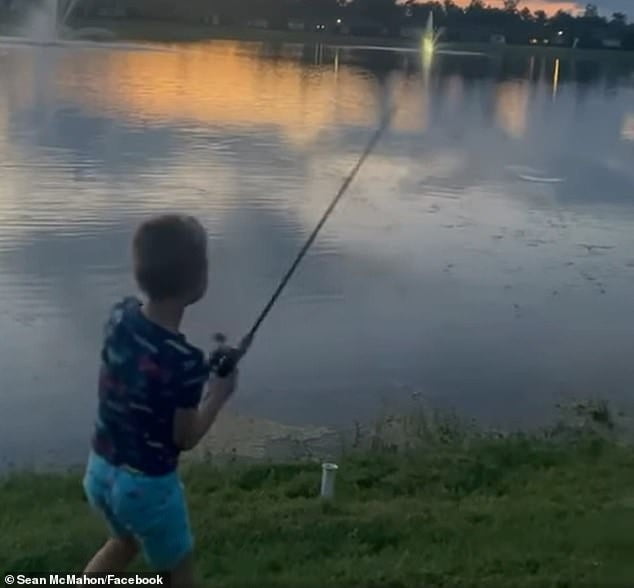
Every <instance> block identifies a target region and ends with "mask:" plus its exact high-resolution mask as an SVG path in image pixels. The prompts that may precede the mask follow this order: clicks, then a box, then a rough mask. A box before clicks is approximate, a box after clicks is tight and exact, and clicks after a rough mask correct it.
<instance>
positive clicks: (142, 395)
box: [84, 215, 237, 588]
mask: <svg viewBox="0 0 634 588" xmlns="http://www.w3.org/2000/svg"><path fill="white" fill-rule="evenodd" d="M133 258H134V273H135V277H136V280H137V282H138V285H139V287H140V289H141V291H142V292H143V293H144V294H145V296H146V298H147V300H146V301H145V302H144V303H141V302H140V301H139V300H137V299H135V298H127V299H125V300H123V301H122V302H120V303H119V304H117V305H115V307H114V309H113V311H112V314H111V316H110V318H109V320H108V323H107V325H106V329H105V341H104V345H103V351H102V355H101V362H102V363H101V374H100V379H99V410H98V416H97V421H96V426H95V433H94V437H93V442H92V452H91V454H90V458H89V461H88V466H87V470H86V475H85V478H84V488H85V491H86V494H87V497H88V500H89V502H90V503H91V505H92V506H93V507H94V508H96V509H97V510H98V511H99V512H100V513H101V514H102V515H103V516H104V518H105V519H106V521H107V523H108V526H109V528H110V532H111V538H110V539H108V541H107V542H106V544H105V545H104V546H103V547H102V548H101V549H100V550H99V551H98V552H97V554H96V555H95V556H94V557H93V558H92V560H91V561H90V563H89V564H88V566H87V567H86V569H85V573H87V574H96V573H117V572H122V571H123V570H124V569H125V568H126V566H127V565H128V564H129V563H130V562H131V561H132V559H133V558H134V557H135V555H136V554H137V552H138V551H139V549H141V550H142V552H143V554H144V556H145V558H146V560H147V562H148V564H149V565H150V566H151V567H152V568H153V569H155V570H156V571H158V572H162V573H164V574H166V575H167V577H168V578H169V585H171V586H176V587H178V588H189V587H190V586H192V585H193V577H192V576H193V574H192V561H191V554H192V550H193V538H192V535H191V530H190V525H189V518H188V513H187V506H186V504H185V498H184V495H183V488H182V484H181V482H180V480H179V477H178V474H177V472H176V468H177V464H178V456H179V453H180V452H181V451H183V450H187V449H191V448H193V447H194V446H195V445H196V444H197V443H198V442H199V441H200V440H201V439H202V438H203V436H204V435H205V434H206V433H207V431H208V430H209V428H210V426H211V425H212V423H213V422H214V420H215V418H216V416H217V415H218V413H219V412H220V410H221V408H222V407H223V405H224V404H225V402H226V401H227V399H228V398H229V397H230V396H231V394H232V393H233V391H234V389H235V385H236V370H235V369H234V368H235V363H236V361H237V360H235V358H236V357H237V356H235V355H234V351H235V350H227V351H226V352H221V355H223V357H222V359H223V361H222V364H223V369H222V370H216V374H215V375H214V377H213V379H212V380H211V381H210V382H209V384H208V381H209V376H210V371H211V367H210V364H209V362H208V361H207V358H206V357H205V355H204V354H203V352H202V351H200V350H199V349H197V348H196V347H193V346H192V345H190V344H189V343H188V342H187V341H186V340H185V337H184V336H183V335H182V334H180V332H179V327H180V324H181V321H182V318H183V314H184V312H185V308H186V307H187V306H189V305H191V304H194V303H195V302H197V301H198V300H200V299H201V298H202V297H203V295H204V294H205V292H206V290H207V270H208V267H207V238H206V235H205V231H204V229H203V227H202V226H201V225H200V223H199V222H198V221H197V220H195V219H194V218H191V217H185V216H178V215H166V216H160V217H157V218H154V219H151V220H149V221H147V222H145V223H144V224H142V225H141V226H140V228H139V229H138V230H137V233H136V235H135V237H134V242H133ZM207 385H208V393H207V394H206V395H205V397H204V398H203V399H202V400H201V398H202V396H203V394H202V393H203V389H204V387H205V386H207Z"/></svg>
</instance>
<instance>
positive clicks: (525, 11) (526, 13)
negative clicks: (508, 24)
mask: <svg viewBox="0 0 634 588" xmlns="http://www.w3.org/2000/svg"><path fill="white" fill-rule="evenodd" d="M520 17H521V18H522V20H525V21H531V20H533V13H532V12H531V9H530V8H529V7H528V6H525V7H524V8H522V10H521V11H520Z"/></svg>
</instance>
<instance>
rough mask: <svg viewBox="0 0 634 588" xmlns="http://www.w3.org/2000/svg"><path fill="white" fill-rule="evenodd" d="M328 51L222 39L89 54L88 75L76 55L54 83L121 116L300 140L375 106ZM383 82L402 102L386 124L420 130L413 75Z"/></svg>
mask: <svg viewBox="0 0 634 588" xmlns="http://www.w3.org/2000/svg"><path fill="white" fill-rule="evenodd" d="M335 57H336V56H335V55H333V56H332V58H333V59H331V60H330V61H331V62H332V63H329V62H327V61H326V60H324V63H323V65H319V66H317V67H314V68H307V67H306V65H305V64H302V63H301V62H300V61H298V60H290V59H270V60H267V59H262V58H261V57H258V55H257V54H256V53H249V52H246V51H245V50H244V46H243V45H240V44H239V43H231V42H227V43H214V44H209V45H203V46H192V47H188V48H187V49H186V50H184V51H175V52H119V53H113V54H109V55H108V56H106V57H103V58H96V59H95V60H94V63H91V64H90V69H91V72H92V75H90V76H85V75H83V73H82V72H83V71H85V63H82V60H83V59H85V56H77V57H73V58H71V59H70V60H69V61H68V62H66V63H65V64H64V65H63V67H62V71H61V76H62V81H63V84H61V86H62V88H64V89H66V91H71V92H72V93H73V96H72V98H73V99H74V100H80V101H81V102H82V103H83V104H84V106H85V107H86V108H94V107H95V105H96V106H97V107H99V108H103V109H104V110H114V111H116V112H117V114H118V115H120V116H123V117H132V118H138V119H141V120H148V121H156V122H165V121H169V120H170V119H171V120H174V119H175V120H188V121H193V122H198V123H205V124H216V123H217V124H224V125H232V126H244V127H246V126H260V127H261V126H274V127H277V128H278V129H279V130H280V131H281V132H282V133H283V134H284V135H285V136H286V137H287V138H288V140H290V141H292V142H293V143H296V144H304V143H309V142H310V141H311V140H313V139H314V138H315V137H317V136H318V135H319V133H320V131H321V130H323V129H324V128H326V127H329V126H331V125H333V124H336V123H337V122H345V124H346V125H352V126H355V125H357V126H365V127H371V126H373V125H374V124H375V123H376V121H377V118H378V114H379V112H380V110H381V108H382V105H381V104H380V103H379V100H378V98H377V96H378V95H379V94H380V92H379V91H378V82H377V81H376V80H375V79H374V78H373V77H371V76H369V75H367V74H366V73H363V72H362V71H357V70H355V69H353V68H341V67H339V68H336V67H335V60H334V58H335ZM391 86H392V92H393V94H394V95H395V96H397V97H398V100H399V103H400V104H401V105H402V107H401V109H400V113H399V115H398V117H397V118H396V120H395V121H394V126H395V127H396V128H398V129H400V130H408V131H415V130H421V129H422V128H423V126H424V123H425V119H426V117H425V112H426V101H425V100H421V95H420V94H421V83H420V80H418V81H416V82H413V81H408V80H406V79H405V78H404V77H403V76H396V77H395V78H394V80H393V83H392V84H391ZM298 104H299V105H301V108H297V105H298Z"/></svg>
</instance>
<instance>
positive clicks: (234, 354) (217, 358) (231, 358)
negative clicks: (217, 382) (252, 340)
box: [210, 346, 243, 379]
mask: <svg viewBox="0 0 634 588" xmlns="http://www.w3.org/2000/svg"><path fill="white" fill-rule="evenodd" d="M242 355H243V352H242V351H241V350H240V349H235V348H234V347H226V346H221V347H218V349H216V351H214V352H213V353H212V354H211V358H210V365H211V371H212V372H213V373H215V374H216V376H218V377H219V378H221V379H225V378H227V377H228V376H230V375H231V374H233V373H234V372H235V370H236V368H237V366H238V362H239V361H240V359H241V358H242Z"/></svg>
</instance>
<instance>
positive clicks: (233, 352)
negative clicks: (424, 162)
mask: <svg viewBox="0 0 634 588" xmlns="http://www.w3.org/2000/svg"><path fill="white" fill-rule="evenodd" d="M395 112H396V109H395V108H392V109H390V110H388V112H387V114H386V115H385V116H384V118H383V121H382V122H381V124H380V125H379V126H378V127H377V129H376V131H374V133H373V134H372V137H371V138H370V140H369V141H368V144H367V145H366V148H365V149H364V150H363V152H362V153H361V155H360V157H359V159H358V160H357V162H356V163H355V165H354V166H353V167H352V169H351V170H350V172H349V173H348V175H347V176H346V177H345V179H344V181H343V183H342V184H341V187H340V188H339V190H338V191H337V193H336V194H335V197H334V198H333V200H332V202H331V203H330V204H329V205H328V208H326V210H325V211H324V214H323V215H322V217H321V219H320V220H319V222H318V223H317V225H316V226H315V228H314V229H313V232H312V233H311V234H310V235H309V237H308V239H307V240H306V242H305V243H304V245H303V246H302V248H301V249H300V250H299V252H298V254H297V256H296V257H295V259H294V260H293V263H292V264H291V266H290V267H289V268H288V271H287V272H286V274H284V277H283V278H282V280H281V281H280V283H279V285H278V287H277V289H276V290H275V292H273V295H272V296H271V298H270V299H269V301H268V302H267V304H266V306H265V307H264V308H263V309H262V312H260V314H259V315H258V318H257V319H256V321H255V323H254V324H253V326H252V327H251V330H250V331H249V332H248V333H247V334H246V335H245V337H244V338H243V339H242V341H241V342H240V345H239V346H238V347H237V348H235V349H233V348H230V347H227V346H226V337H225V335H224V334H222V333H218V334H216V335H215V336H214V339H215V341H216V343H217V344H218V348H217V349H216V351H215V352H214V353H213V354H212V356H211V366H212V370H213V371H215V373H216V374H217V375H218V376H220V377H224V376H226V375H228V374H229V373H230V372H231V371H232V370H233V369H234V367H235V366H236V365H237V364H238V362H239V361H240V360H241V359H242V357H244V355H245V354H246V352H247V351H248V349H249V347H250V346H251V343H252V342H253V339H254V338H255V335H256V334H257V332H258V331H259V330H260V327H261V326H262V323H263V322H264V321H265V320H266V318H267V317H268V315H269V314H270V312H271V310H272V309H273V307H274V306H275V303H276V302H277V301H278V299H279V297H280V296H281V295H282V292H283V291H284V289H285V288H286V286H287V285H288V283H289V282H290V281H291V278H292V277H293V274H294V273H295V271H296V270H297V268H298V267H299V264H300V263H301V262H302V260H303V259H304V257H305V256H306V254H307V253H308V250H309V249H310V248H311V246H312V244H313V243H314V242H315V239H316V238H317V236H318V235H319V232H320V231H321V229H322V228H323V226H324V225H325V224H326V222H327V221H328V219H329V218H330V215H331V214H332V213H333V211H334V210H335V208H336V207H337V204H339V201H340V200H341V199H342V198H343V196H344V194H345V193H346V192H347V191H348V188H349V187H350V185H351V184H352V182H353V181H354V179H355V178H356V176H357V174H358V173H359V170H360V169H361V168H362V167H363V164H364V163H365V161H366V159H367V158H368V157H369V156H370V155H371V154H372V152H373V151H374V149H375V147H376V146H377V144H378V142H379V140H380V139H381V137H382V136H383V134H384V133H385V131H386V130H387V129H388V127H389V126H390V122H391V121H392V118H393V117H394V114H395Z"/></svg>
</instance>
